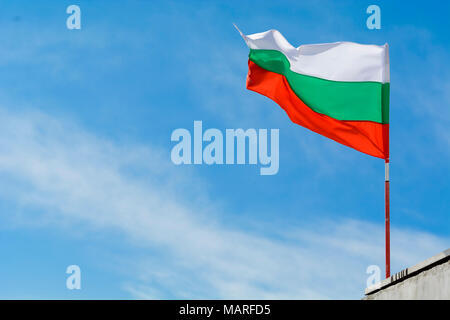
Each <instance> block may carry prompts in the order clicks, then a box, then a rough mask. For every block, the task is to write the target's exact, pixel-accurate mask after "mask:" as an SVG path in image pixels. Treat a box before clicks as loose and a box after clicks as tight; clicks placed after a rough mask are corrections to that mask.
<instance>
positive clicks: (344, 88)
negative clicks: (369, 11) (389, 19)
mask: <svg viewBox="0 0 450 320" xmlns="http://www.w3.org/2000/svg"><path fill="white" fill-rule="evenodd" d="M238 30H239V29H238ZM239 32H240V31H239ZM240 33H241V36H242V37H243V38H244V40H245V42H246V43H247V46H248V47H249V48H250V54H249V61H248V67H249V70H248V76H247V89H249V90H253V91H255V92H258V93H260V94H262V95H265V96H266V97H268V98H270V99H272V100H273V101H275V102H276V103H277V104H279V105H280V106H281V108H283V109H284V111H286V113H287V114H288V116H289V118H290V119H291V120H292V121H293V122H294V123H296V124H299V125H301V126H303V127H305V128H308V129H310V130H312V131H314V132H316V133H318V134H321V135H323V136H326V137H328V138H330V139H333V140H335V141H337V142H339V143H341V144H344V145H346V146H349V147H351V148H354V149H356V150H358V151H361V152H364V153H366V154H369V155H371V156H374V157H378V158H382V159H389V82H390V80H389V50H388V45H387V44H385V45H383V46H378V45H363V44H357V43H352V42H335V43H323V44H312V45H301V46H299V47H297V48H296V47H294V46H292V45H291V44H290V43H289V42H288V41H287V40H286V39H285V38H284V37H283V35H282V34H281V33H280V32H278V31H277V30H269V31H266V32H261V33H255V34H252V35H248V36H246V35H244V34H242V32H240Z"/></svg>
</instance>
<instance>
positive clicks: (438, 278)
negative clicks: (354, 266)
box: [364, 249, 450, 300]
mask: <svg viewBox="0 0 450 320" xmlns="http://www.w3.org/2000/svg"><path fill="white" fill-rule="evenodd" d="M364 299H365V300H386V299H389V300H396V299H423V300H429V299H447V300H450V249H449V250H446V251H444V252H442V253H440V254H439V255H436V256H434V257H432V258H430V259H428V260H426V261H424V262H421V263H419V264H418V265H416V266H414V267H411V268H408V269H405V270H403V271H402V272H400V273H399V274H397V275H394V276H392V277H391V278H389V279H386V280H383V281H382V282H381V283H380V284H378V285H376V286H374V287H370V288H368V289H366V296H365V298H364Z"/></svg>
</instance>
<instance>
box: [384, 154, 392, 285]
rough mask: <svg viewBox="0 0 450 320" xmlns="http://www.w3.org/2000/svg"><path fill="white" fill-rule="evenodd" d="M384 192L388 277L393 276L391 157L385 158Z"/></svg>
mask: <svg viewBox="0 0 450 320" xmlns="http://www.w3.org/2000/svg"><path fill="white" fill-rule="evenodd" d="M384 180H385V181H384V192H385V207H386V221H385V227H386V278H389V277H390V276H391V248H390V246H391V243H390V241H391V240H390V232H389V231H390V230H389V229H390V218H389V159H385V165H384Z"/></svg>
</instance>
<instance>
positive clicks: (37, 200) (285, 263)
mask: <svg viewBox="0 0 450 320" xmlns="http://www.w3.org/2000/svg"><path fill="white" fill-rule="evenodd" d="M0 119H1V120H0V175H1V177H2V179H1V181H2V182H1V184H3V185H0V186H1V188H0V190H1V193H2V194H1V196H3V197H7V198H8V199H9V201H14V202H16V203H19V204H20V206H21V207H23V208H27V209H33V208H37V209H39V212H40V214H39V216H34V214H36V213H32V212H36V210H26V212H28V213H25V216H23V215H14V214H9V215H8V214H6V213H3V214H2V215H1V219H2V220H3V223H4V224H7V223H8V224H15V225H16V226H19V227H20V226H21V225H22V224H24V223H26V224H28V225H30V224H31V225H33V224H37V225H39V226H41V227H42V226H44V227H45V228H53V227H61V226H62V225H63V226H64V225H77V226H80V227H81V228H82V229H83V230H84V232H87V233H89V232H96V233H98V232H109V231H111V230H113V231H116V232H119V233H120V234H121V235H122V237H123V238H124V239H127V240H128V243H129V246H130V247H139V248H141V249H142V250H143V252H144V255H139V256H138V257H136V259H133V261H134V262H129V259H128V261H127V262H125V261H123V262H122V263H123V264H124V266H125V268H126V269H127V270H129V274H128V276H129V281H127V282H126V283H124V284H123V288H124V289H125V290H126V291H127V292H129V294H131V295H132V296H133V297H136V298H359V297H360V296H361V295H362V289H363V288H364V285H365V278H366V275H365V270H366V267H367V266H368V265H369V264H376V263H381V262H382V261H383V228H382V226H379V225H374V224H371V223H367V222H364V221H356V220H338V219H337V220H336V221H321V220H318V221H316V222H315V223H312V222H309V223H308V224H301V225H295V224H294V225H292V224H290V223H291V222H290V221H287V222H286V223H283V224H278V225H277V224H270V222H265V223H264V222H261V223H260V228H259V229H258V228H254V227H253V226H250V225H245V224H242V223H239V222H236V223H225V221H226V220H227V213H226V212H221V211H220V209H219V208H217V206H216V205H215V203H214V201H213V199H209V197H208V194H207V189H205V188H204V185H203V184H202V181H199V180H195V178H193V177H192V176H183V175H180V174H179V172H180V171H179V170H175V169H174V167H173V166H172V164H171V163H170V161H169V159H168V152H165V151H164V150H160V149H158V148H155V147H152V146H142V145H130V144H127V145H126V146H125V145H121V144H118V143H114V142H112V141H109V140H108V139H105V138H100V137H97V136H95V135H93V134H92V133H89V132H87V131H86V130H85V129H83V128H82V127H80V126H77V125H76V124H73V123H71V122H70V121H68V120H64V119H57V118H52V117H50V116H48V115H45V114H42V113H36V112H21V113H13V112H10V111H6V110H4V109H2V110H1V112H0ZM166 156H167V158H166ZM196 185H197V187H195V186H196ZM269 225H270V226H269ZM261 228H262V229H261ZM392 234H393V244H395V245H393V248H395V249H394V250H393V256H394V257H395V258H394V262H395V267H396V268H401V267H404V266H407V265H410V264H413V263H416V262H418V261H419V260H421V259H424V258H426V257H428V256H429V255H430V253H434V252H438V251H441V250H443V249H444V248H446V247H447V246H448V243H449V239H446V238H439V237H435V236H433V235H430V234H426V233H421V232H419V231H416V230H393V232H392ZM145 252H147V254H145ZM119 259H120V257H119Z"/></svg>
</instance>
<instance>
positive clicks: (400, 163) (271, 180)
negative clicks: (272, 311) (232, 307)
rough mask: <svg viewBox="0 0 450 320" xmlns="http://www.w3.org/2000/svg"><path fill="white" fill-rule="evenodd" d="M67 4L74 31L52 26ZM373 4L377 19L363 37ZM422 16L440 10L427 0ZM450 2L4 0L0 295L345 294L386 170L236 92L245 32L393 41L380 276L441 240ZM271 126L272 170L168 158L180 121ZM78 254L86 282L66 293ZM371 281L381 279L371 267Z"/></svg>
mask: <svg viewBox="0 0 450 320" xmlns="http://www.w3.org/2000/svg"><path fill="white" fill-rule="evenodd" d="M71 4H77V5H79V6H80V8H81V12H82V29H81V30H68V29H67V28H66V19H67V17H68V15H67V14H66V8H67V6H69V5H71ZM370 4H377V5H379V6H380V8H381V18H382V28H381V30H368V29H367V28H366V19H367V17H368V15H367V14H366V13H365V11H366V8H367V7H368V6H369V5H370ZM437 8H438V9H437ZM449 9H450V4H449V3H445V4H444V3H443V2H442V1H437V0H436V1H428V2H423V1H409V2H408V4H406V3H405V2H404V1H376V2H370V1H356V0H355V1H273V2H269V1H263V2H258V4H257V5H256V4H255V2H250V1H223V2H217V1H189V2H188V3H187V2H181V1H114V2H113V1H93V0H92V1H78V2H76V3H75V2H71V1H58V3H56V2H55V1H39V2H38V1H33V2H31V1H4V2H3V3H2V9H1V10H0V38H1V39H2V45H1V46H0V88H1V90H0V177H1V179H0V298H3V299H4V298H29V299H33V298H44V299H45V298H62V299H80V298H85V299H92V298H96V299H108V298H116V299H136V298H138V299H139V298H150V299H153V298H158V299H166V298H172V299H184V298H211V299H213V298H218V299H220V298H288V299H291V298H300V299H302V298H319V299H328V298H338V299H358V298H360V297H361V296H362V295H363V289H364V287H365V284H366V278H367V277H368V275H367V274H366V268H367V267H368V266H369V265H374V264H375V265H379V266H380V267H381V268H382V270H383V265H384V202H383V201H384V163H383V161H382V160H380V159H376V158H372V157H369V156H366V155H364V154H361V153H358V152H356V151H354V150H351V149H349V148H347V147H344V146H341V145H339V144H336V143H335V142H333V141H330V140H327V139H326V138H324V137H321V136H318V135H316V134H314V133H312V132H309V131H307V130H306V129H303V128H302V127H300V126H297V125H295V124H293V123H291V122H290V121H289V119H288V118H287V116H286V114H285V113H284V112H283V111H282V110H281V109H280V108H279V107H278V106H277V105H276V104H275V103H274V102H272V101H270V100H269V99H267V98H265V97H263V96H260V95H258V94H256V93H254V92H250V91H247V90H245V78H246V71H247V54H248V49H247V48H246V46H245V43H244V42H243V41H242V39H241V38H240V36H239V34H238V33H237V32H236V30H235V29H234V28H233V26H232V23H236V24H237V25H238V26H239V27H240V28H241V30H242V31H243V32H244V33H247V34H250V33H255V32H261V31H265V30H268V29H272V28H274V29H278V30H279V31H280V32H282V33H283V34H284V36H285V37H286V38H287V39H288V40H289V41H290V42H291V43H292V44H293V45H296V46H297V45H300V44H308V43H320V42H334V41H355V42H360V43H373V44H384V43H385V42H388V43H389V45H390V58H391V112H390V124H391V225H392V269H393V270H392V271H393V272H396V271H400V270H401V269H402V268H404V267H407V266H410V265H412V264H415V263H417V262H419V261H420V260H423V259H425V258H427V257H429V256H432V255H434V254H436V253H438V252H439V251H442V250H444V249H447V248H448V247H450V236H449V231H450V218H449V211H448V197H449V195H450V190H449V178H450V175H449V163H450V161H449V160H450V133H449V130H448V128H449V125H450V108H449V105H450V93H449V92H450V70H449V69H448V68H446V62H447V61H449V59H450V53H449V47H450V40H449V39H450V37H449V32H448V30H450V22H449V20H448V19H447V16H446V12H449ZM194 120H202V121H203V126H204V128H218V129H220V130H225V129H226V128H244V129H246V128H268V129H271V128H278V129H280V170H279V172H278V174H277V175H274V176H260V175H259V168H258V167H256V166H250V165H244V166H237V165H235V166H207V165H203V166H175V165H174V164H173V163H172V162H171V161H170V151H171V148H172V147H173V145H174V143H172V142H171V141H170V135H171V133H172V131H173V130H175V129H177V128H187V129H189V130H191V131H192V129H193V122H194ZM72 264H76V265H79V266H80V268H81V272H82V289H81V290H68V289H66V286H65V284H66V277H67V275H66V274H65V270H66V268H67V266H68V265H72ZM382 272H383V271H382Z"/></svg>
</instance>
